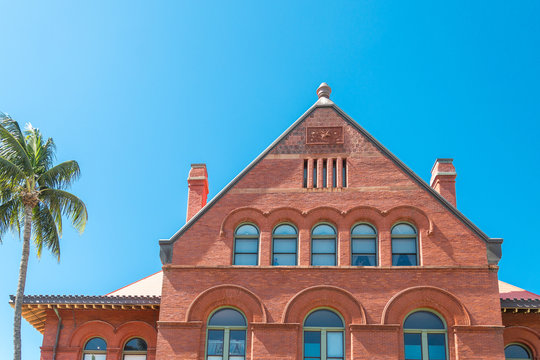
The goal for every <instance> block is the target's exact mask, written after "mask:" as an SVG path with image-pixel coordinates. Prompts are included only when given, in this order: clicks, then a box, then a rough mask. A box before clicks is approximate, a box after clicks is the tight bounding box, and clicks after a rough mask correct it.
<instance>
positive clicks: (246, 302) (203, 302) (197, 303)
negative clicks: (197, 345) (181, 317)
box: [186, 284, 266, 323]
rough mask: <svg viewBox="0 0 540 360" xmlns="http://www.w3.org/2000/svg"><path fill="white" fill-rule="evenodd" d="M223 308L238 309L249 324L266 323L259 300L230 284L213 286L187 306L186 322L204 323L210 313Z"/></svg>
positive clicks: (245, 290) (246, 291) (263, 309)
mask: <svg viewBox="0 0 540 360" xmlns="http://www.w3.org/2000/svg"><path fill="white" fill-rule="evenodd" d="M223 306H231V307H235V308H238V309H240V310H241V311H242V312H243V313H244V315H245V316H246V318H247V321H248V322H249V323H253V322H256V323H266V310H265V307H264V305H263V303H262V301H261V299H260V298H259V297H258V296H257V295H255V294H254V293H253V292H251V291H249V290H248V289H246V288H244V287H242V286H238V285H232V284H225V285H218V286H214V287H211V288H209V289H207V290H205V291H203V292H202V293H200V294H199V295H198V296H197V297H196V298H195V300H193V302H192V303H191V305H190V306H189V309H188V311H187V314H186V321H188V322H192V321H202V322H203V323H205V322H206V321H207V319H208V316H209V315H210V313H212V311H214V310H215V309H216V308H219V307H223Z"/></svg>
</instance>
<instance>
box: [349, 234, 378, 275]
mask: <svg viewBox="0 0 540 360" xmlns="http://www.w3.org/2000/svg"><path fill="white" fill-rule="evenodd" d="M351 252H352V259H351V264H352V265H354V266H375V265H377V234H376V232H375V229H374V228H373V227H372V226H370V225H367V224H359V225H356V226H355V227H353V229H352V230H351Z"/></svg>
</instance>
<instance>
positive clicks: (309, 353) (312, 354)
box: [304, 331, 321, 359]
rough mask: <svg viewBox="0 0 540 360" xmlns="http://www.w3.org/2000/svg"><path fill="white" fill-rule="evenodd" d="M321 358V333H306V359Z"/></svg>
mask: <svg viewBox="0 0 540 360" xmlns="http://www.w3.org/2000/svg"><path fill="white" fill-rule="evenodd" d="M320 358H321V332H320V331H304V359H320Z"/></svg>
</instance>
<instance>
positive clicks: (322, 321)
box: [304, 309, 343, 327]
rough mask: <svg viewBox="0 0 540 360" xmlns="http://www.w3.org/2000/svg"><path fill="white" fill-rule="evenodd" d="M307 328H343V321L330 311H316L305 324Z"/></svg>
mask: <svg viewBox="0 0 540 360" xmlns="http://www.w3.org/2000/svg"><path fill="white" fill-rule="evenodd" d="M304 326H306V327H343V321H342V320H341V318H340V317H339V316H338V315H337V314H336V313H334V312H332V311H330V310H325V309H322V310H316V311H314V312H312V313H311V314H309V316H308V317H307V318H306V321H305V323H304Z"/></svg>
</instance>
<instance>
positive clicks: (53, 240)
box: [32, 203, 60, 260]
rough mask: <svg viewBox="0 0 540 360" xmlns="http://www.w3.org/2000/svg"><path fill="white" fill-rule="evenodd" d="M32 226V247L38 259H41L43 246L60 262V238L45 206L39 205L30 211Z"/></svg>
mask: <svg viewBox="0 0 540 360" xmlns="http://www.w3.org/2000/svg"><path fill="white" fill-rule="evenodd" d="M32 226H33V228H34V231H33V233H34V245H35V246H36V249H37V256H38V258H39V257H41V253H42V251H43V247H44V246H45V247H46V248H47V249H49V251H50V252H52V253H53V254H54V255H56V256H57V258H58V260H60V237H59V235H58V230H57V229H56V224H55V222H54V218H53V216H52V215H51V212H50V211H49V207H48V206H47V204H44V203H39V204H38V205H37V206H35V207H34V209H33V211H32Z"/></svg>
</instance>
